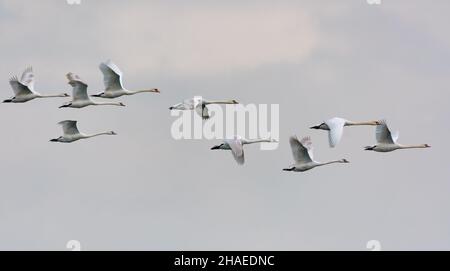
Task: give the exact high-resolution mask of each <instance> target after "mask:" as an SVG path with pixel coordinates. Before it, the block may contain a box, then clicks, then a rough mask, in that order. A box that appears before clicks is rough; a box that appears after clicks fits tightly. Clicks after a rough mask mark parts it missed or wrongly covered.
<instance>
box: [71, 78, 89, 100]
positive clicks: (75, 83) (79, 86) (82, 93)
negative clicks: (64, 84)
mask: <svg viewBox="0 0 450 271" xmlns="http://www.w3.org/2000/svg"><path fill="white" fill-rule="evenodd" d="M67 79H69V84H70V85H71V86H72V87H73V90H72V93H73V100H74V101H77V100H89V99H90V98H89V96H88V94H87V87H88V85H87V84H86V83H84V82H83V81H82V80H81V78H80V77H79V76H78V75H76V74H74V73H68V74H67Z"/></svg>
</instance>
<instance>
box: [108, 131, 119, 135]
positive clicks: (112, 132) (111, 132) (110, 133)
mask: <svg viewBox="0 0 450 271" xmlns="http://www.w3.org/2000/svg"><path fill="white" fill-rule="evenodd" d="M108 134H109V135H117V133H116V132H114V131H110V132H108Z"/></svg>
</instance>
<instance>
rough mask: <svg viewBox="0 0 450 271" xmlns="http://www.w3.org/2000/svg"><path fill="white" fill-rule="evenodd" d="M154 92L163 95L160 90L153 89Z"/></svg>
mask: <svg viewBox="0 0 450 271" xmlns="http://www.w3.org/2000/svg"><path fill="white" fill-rule="evenodd" d="M152 91H153V92H155V93H161V91H159V89H157V88H154V89H152Z"/></svg>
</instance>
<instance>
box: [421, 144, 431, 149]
mask: <svg viewBox="0 0 450 271" xmlns="http://www.w3.org/2000/svg"><path fill="white" fill-rule="evenodd" d="M423 147H424V148H431V146H430V145H428V144H423Z"/></svg>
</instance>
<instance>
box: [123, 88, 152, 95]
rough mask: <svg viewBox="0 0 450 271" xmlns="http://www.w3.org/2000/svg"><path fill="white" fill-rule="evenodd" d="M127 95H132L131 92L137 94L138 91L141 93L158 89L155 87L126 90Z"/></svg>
mask: <svg viewBox="0 0 450 271" xmlns="http://www.w3.org/2000/svg"><path fill="white" fill-rule="evenodd" d="M126 92H127V94H128V95H133V94H138V93H143V92H156V93H158V92H159V91H158V90H157V89H155V88H152V89H141V90H127V91H126Z"/></svg>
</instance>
